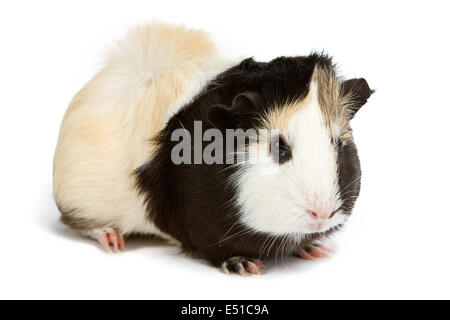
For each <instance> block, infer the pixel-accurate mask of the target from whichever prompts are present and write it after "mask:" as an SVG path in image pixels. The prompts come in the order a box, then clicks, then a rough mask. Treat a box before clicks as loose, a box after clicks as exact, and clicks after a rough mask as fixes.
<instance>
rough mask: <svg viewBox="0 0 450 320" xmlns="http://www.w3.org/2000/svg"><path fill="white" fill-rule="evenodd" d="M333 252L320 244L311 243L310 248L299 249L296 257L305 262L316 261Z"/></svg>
mask: <svg viewBox="0 0 450 320" xmlns="http://www.w3.org/2000/svg"><path fill="white" fill-rule="evenodd" d="M332 252H333V250H332V249H330V248H328V247H326V246H324V245H323V244H321V243H317V242H316V243H313V244H311V245H310V246H307V247H305V248H302V249H300V251H299V252H298V256H299V257H300V258H302V259H305V260H317V259H318V258H326V257H328V256H329V254H330V253H332Z"/></svg>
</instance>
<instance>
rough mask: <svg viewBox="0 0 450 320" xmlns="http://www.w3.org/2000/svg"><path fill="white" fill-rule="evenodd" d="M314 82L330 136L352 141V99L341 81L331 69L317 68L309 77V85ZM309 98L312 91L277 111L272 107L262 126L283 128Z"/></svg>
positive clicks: (323, 66)
mask: <svg viewBox="0 0 450 320" xmlns="http://www.w3.org/2000/svg"><path fill="white" fill-rule="evenodd" d="M313 81H316V83H317V94H318V101H319V105H320V107H321V110H322V113H323V115H324V118H325V122H326V124H327V127H328V128H329V130H330V135H331V136H332V137H337V136H340V137H341V139H342V141H343V143H344V144H346V142H348V141H351V139H352V135H351V129H350V126H349V120H350V118H351V117H350V115H349V112H350V107H351V103H352V97H351V95H350V94H345V95H344V94H343V93H342V88H341V82H340V81H339V78H338V77H337V75H336V73H335V71H334V69H332V68H330V67H329V66H325V65H316V67H315V69H314V73H313V75H312V78H311V83H312V82H313ZM311 99H312V91H311V90H309V92H308V94H307V95H306V96H305V97H304V98H303V99H300V100H297V101H293V102H289V103H286V104H285V105H283V106H279V107H277V108H271V109H270V110H269V111H268V112H267V113H266V114H265V115H264V120H263V125H262V126H263V127H264V128H267V129H270V130H273V129H278V130H283V129H286V128H287V126H288V123H289V121H290V119H291V118H292V116H294V114H296V113H297V112H299V111H300V110H301V109H302V108H303V107H304V106H305V105H307V104H308V103H309V102H310V101H311Z"/></svg>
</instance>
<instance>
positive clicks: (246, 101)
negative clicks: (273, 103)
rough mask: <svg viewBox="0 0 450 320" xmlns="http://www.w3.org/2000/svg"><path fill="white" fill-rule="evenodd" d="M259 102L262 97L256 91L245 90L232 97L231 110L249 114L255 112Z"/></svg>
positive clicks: (236, 112)
mask: <svg viewBox="0 0 450 320" xmlns="http://www.w3.org/2000/svg"><path fill="white" fill-rule="evenodd" d="M261 103H262V98H261V96H260V95H259V94H258V93H256V92H251V91H246V92H242V93H240V94H238V95H237V96H236V97H234V99H233V104H232V105H231V110H232V112H233V113H235V114H240V115H245V114H251V113H253V112H255V109H256V107H257V106H260V105H261Z"/></svg>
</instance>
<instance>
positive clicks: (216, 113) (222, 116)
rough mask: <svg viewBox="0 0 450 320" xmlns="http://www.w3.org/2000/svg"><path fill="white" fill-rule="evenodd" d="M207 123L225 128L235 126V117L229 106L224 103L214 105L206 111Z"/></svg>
mask: <svg viewBox="0 0 450 320" xmlns="http://www.w3.org/2000/svg"><path fill="white" fill-rule="evenodd" d="M208 121H209V123H210V124H211V125H212V126H213V127H215V128H218V129H227V128H230V129H232V128H235V127H236V123H237V121H236V119H235V118H234V117H233V113H232V111H231V109H230V108H228V107H227V106H224V105H219V104H218V105H214V106H212V107H211V108H210V109H209V111H208Z"/></svg>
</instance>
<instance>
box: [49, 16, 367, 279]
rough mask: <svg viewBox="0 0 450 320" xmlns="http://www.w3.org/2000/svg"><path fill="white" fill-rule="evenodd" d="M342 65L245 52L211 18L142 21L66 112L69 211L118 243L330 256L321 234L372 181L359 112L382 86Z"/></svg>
mask: <svg viewBox="0 0 450 320" xmlns="http://www.w3.org/2000/svg"><path fill="white" fill-rule="evenodd" d="M335 69H336V68H335V65H334V64H333V62H332V59H331V58H330V57H329V56H327V55H325V54H318V53H313V54H311V55H309V56H298V57H279V58H276V59H274V60H272V61H270V62H257V61H255V60H254V59H253V58H247V59H244V60H234V59H229V58H228V57H226V56H224V55H223V54H222V51H220V50H219V49H218V48H217V47H216V45H215V44H214V43H213V42H212V41H211V40H210V37H209V36H208V34H206V33H205V32H203V31H197V30H191V29H187V28H185V27H182V26H171V25H166V24H164V23H155V22H154V23H151V24H149V25H145V26H140V27H137V28H135V29H132V30H131V31H130V32H129V34H128V35H127V36H126V37H125V38H124V39H123V40H121V41H119V42H118V43H117V44H116V45H115V46H114V47H113V48H112V49H111V50H110V52H109V53H108V55H107V56H106V60H105V62H104V65H103V67H102V68H101V70H100V71H99V72H98V73H97V74H96V75H95V76H94V77H93V78H92V79H91V80H90V81H89V82H88V83H87V84H86V85H85V86H84V87H83V88H82V89H81V90H80V91H79V92H78V93H77V94H76V95H75V97H74V98H73V100H72V102H71V104H70V106H69V108H68V110H67V111H66V114H65V116H64V119H63V122H62V125H61V129H60V134H59V138H58V143H57V147H56V151H55V156H54V171H53V182H54V183H53V186H54V187H53V193H54V198H55V202H56V204H57V207H58V209H59V211H60V212H61V221H62V223H64V224H65V225H66V226H67V227H69V228H71V229H75V230H78V231H80V232H81V233H83V234H84V235H86V236H89V237H92V238H94V239H96V240H98V241H99V242H100V243H101V244H102V245H103V246H104V248H105V249H106V250H107V251H114V252H116V251H119V250H123V249H124V248H125V241H124V239H125V237H126V236H129V235H133V234H142V235H154V236H158V237H162V238H165V239H168V240H170V241H171V242H173V243H176V244H177V245H179V246H180V247H181V249H182V250H183V251H184V252H186V253H189V254H191V255H192V256H194V257H198V258H201V259H205V260H207V261H208V262H209V263H211V264H212V265H213V266H217V267H221V268H222V269H223V270H224V271H225V272H226V273H230V272H236V273H239V274H241V275H245V274H246V273H252V274H259V273H260V272H261V271H262V270H264V269H265V266H264V264H263V262H262V261H261V260H263V259H264V258H267V257H274V256H275V257H276V256H277V255H294V256H299V257H301V258H305V259H316V258H319V257H323V256H326V255H327V254H328V253H329V252H330V251H331V250H330V249H329V248H327V247H326V246H325V245H323V244H322V243H321V242H320V240H321V239H323V238H325V237H328V236H329V235H331V234H332V233H334V232H336V231H337V230H340V229H341V228H342V226H343V225H344V224H345V222H346V221H347V219H348V218H349V216H350V214H351V212H352V208H353V207H354V204H355V201H356V199H357V197H358V195H359V191H360V178H361V170H360V161H359V158H358V152H357V149H356V146H355V143H354V140H353V136H352V129H351V127H350V121H351V119H352V118H353V117H354V116H355V114H356V113H357V112H358V110H359V109H360V108H361V106H362V105H364V104H365V103H366V102H367V99H368V98H369V97H370V95H371V94H372V93H373V90H371V89H370V88H369V86H368V84H367V82H366V81H365V80H364V79H362V78H360V79H351V80H346V81H345V80H343V79H341V78H339V77H338V75H337V73H336V70H335ZM230 132H231V133H232V134H229V133H230ZM248 132H250V134H247V133H248ZM227 137H229V139H226V138H227ZM223 140H227V141H226V143H225V142H224V141H223ZM239 141H240V142H241V143H237V142H239ZM242 142H243V143H242ZM230 143H231V147H230V148H228V147H229V145H230ZM212 145H213V146H212ZM255 151H257V152H255ZM208 154H209V155H210V157H209V158H208V159H206V158H205V155H208ZM256 155H257V156H256ZM211 158H212V161H211Z"/></svg>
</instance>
